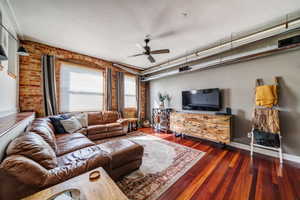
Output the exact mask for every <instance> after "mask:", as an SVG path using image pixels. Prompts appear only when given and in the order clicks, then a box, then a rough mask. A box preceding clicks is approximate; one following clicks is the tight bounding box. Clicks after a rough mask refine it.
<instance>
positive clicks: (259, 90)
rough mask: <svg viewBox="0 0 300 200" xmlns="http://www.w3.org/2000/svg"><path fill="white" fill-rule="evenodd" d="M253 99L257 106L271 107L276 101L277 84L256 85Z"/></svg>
mask: <svg viewBox="0 0 300 200" xmlns="http://www.w3.org/2000/svg"><path fill="white" fill-rule="evenodd" d="M255 101H256V105H257V106H264V107H269V108H271V107H272V106H274V105H277V103H278V95H277V85H262V86H257V87H256V96H255Z"/></svg>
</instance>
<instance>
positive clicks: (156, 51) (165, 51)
mask: <svg viewBox="0 0 300 200" xmlns="http://www.w3.org/2000/svg"><path fill="white" fill-rule="evenodd" d="M150 53H151V54H161V53H170V50H169V49H160V50H154V51H151V52H150Z"/></svg>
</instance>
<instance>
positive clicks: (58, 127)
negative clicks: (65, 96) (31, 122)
mask: <svg viewBox="0 0 300 200" xmlns="http://www.w3.org/2000/svg"><path fill="white" fill-rule="evenodd" d="M68 118H69V117H68V116H67V115H57V116H52V117H49V119H50V120H51V123H52V125H53V126H54V129H55V132H56V133H65V132H66V130H65V129H64V127H63V125H62V124H61V122H60V121H61V120H65V119H68Z"/></svg>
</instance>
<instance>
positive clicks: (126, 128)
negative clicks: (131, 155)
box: [117, 119, 129, 133]
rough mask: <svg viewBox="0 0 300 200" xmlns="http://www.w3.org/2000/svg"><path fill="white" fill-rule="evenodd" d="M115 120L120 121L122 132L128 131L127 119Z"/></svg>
mask: <svg viewBox="0 0 300 200" xmlns="http://www.w3.org/2000/svg"><path fill="white" fill-rule="evenodd" d="M117 122H118V123H120V124H122V126H123V132H124V133H128V124H129V121H128V120H127V119H118V120H117Z"/></svg>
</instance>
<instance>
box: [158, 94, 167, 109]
mask: <svg viewBox="0 0 300 200" xmlns="http://www.w3.org/2000/svg"><path fill="white" fill-rule="evenodd" d="M158 99H159V101H160V105H159V108H160V109H164V108H165V99H166V95H162V93H160V92H159V93H158Z"/></svg>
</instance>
